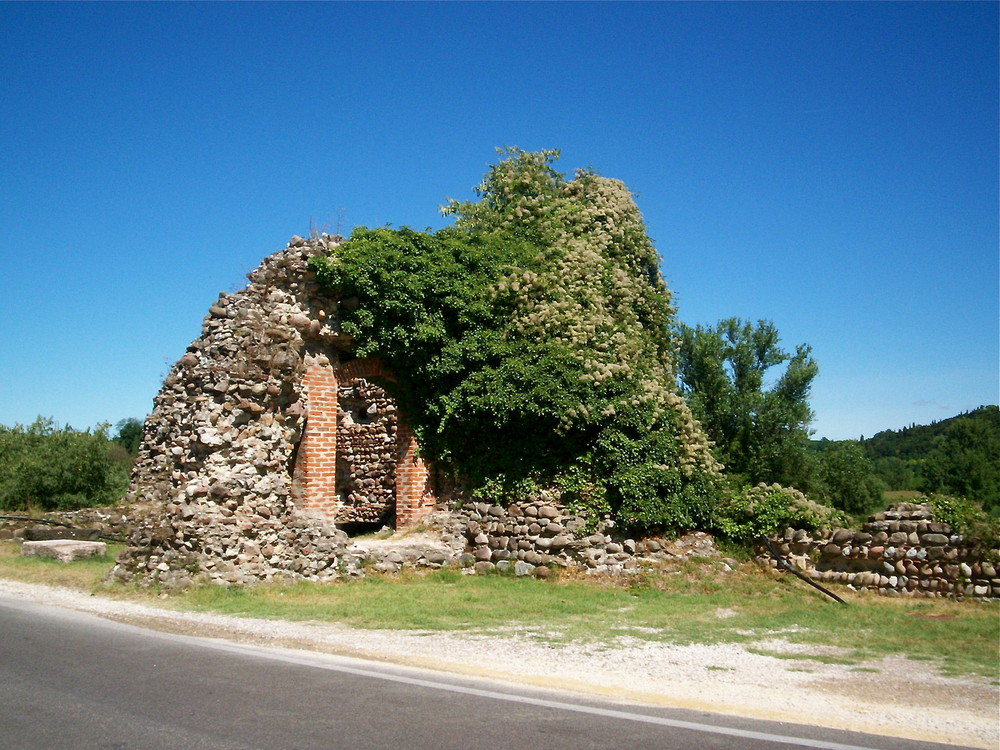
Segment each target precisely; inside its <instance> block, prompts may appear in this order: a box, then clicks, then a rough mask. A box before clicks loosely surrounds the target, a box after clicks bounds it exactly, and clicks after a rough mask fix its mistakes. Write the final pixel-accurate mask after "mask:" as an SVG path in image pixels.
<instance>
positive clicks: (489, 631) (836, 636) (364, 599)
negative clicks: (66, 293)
mask: <svg viewBox="0 0 1000 750" xmlns="http://www.w3.org/2000/svg"><path fill="white" fill-rule="evenodd" d="M115 551H116V550H114V548H113V547H110V548H109V554H108V556H106V557H105V558H104V559H91V560H86V561H79V562H75V563H72V564H70V565H64V564H62V563H58V562H55V561H50V560H40V559H35V558H21V557H19V556H18V552H17V545H15V544H9V543H8V544H0V577H3V578H11V579H16V580H21V581H28V582H33V583H47V584H50V585H61V586H72V587H75V588H79V589H83V590H85V591H90V592H99V593H102V594H108V595H112V596H127V597H130V598H141V599H147V600H148V599H149V598H150V597H153V596H155V594H156V592H150V591H148V590H141V589H133V588H128V587H124V586H117V585H108V584H102V583H101V579H102V577H103V575H104V574H105V573H106V572H107V570H108V568H109V567H110V565H111V564H112V562H113V555H114V553H115ZM838 593H840V594H841V595H842V596H843V597H844V598H845V599H847V601H848V602H849V606H846V607H845V606H842V605H839V604H837V603H835V602H832V601H830V600H829V599H826V598H825V597H823V596H822V595H821V594H819V593H818V592H815V591H813V590H812V589H808V588H807V587H805V586H803V585H802V584H801V583H799V582H798V581H796V580H795V579H793V578H791V577H775V576H773V575H771V574H769V573H767V572H765V571H763V570H760V569H759V568H757V567H755V566H754V565H753V564H750V563H746V564H744V565H742V566H741V568H740V570H739V571H737V572H734V573H727V574H722V573H720V572H719V568H718V567H717V566H711V565H707V564H699V563H698V562H697V561H693V562H689V563H687V564H686V565H684V566H683V567H682V568H680V569H679V570H676V571H673V572H672V573H659V574H653V573H650V574H647V575H644V576H642V577H640V578H639V579H637V580H635V581H633V582H631V584H629V585H622V584H621V583H617V584H611V583H608V582H603V583H602V582H595V581H590V580H572V579H570V580H555V581H537V580H534V579H518V578H513V577H509V576H500V575H491V576H466V575H462V574H461V573H460V572H459V571H456V570H443V571H440V572H437V573H433V574H429V575H402V576H399V577H380V576H369V577H367V578H365V579H362V580H359V581H352V582H337V583H324V584H319V583H309V582H299V583H294V584H286V585H277V584H275V585H259V586H256V587H252V588H243V589H236V588H222V587H218V586H211V585H206V586H201V587H197V588H192V589H190V590H188V591H185V592H182V593H178V594H171V596H170V597H169V606H172V607H175V608H179V609H187V610H196V611H210V612H218V613H223V614H230V615H239V616H247V617H260V618H271V619H283V620H299V621H301V620H317V621H327V622H340V623H343V624H345V625H348V626H351V627H356V628H386V629H405V630H416V631H424V632H434V631H461V632H467V633H470V634H481V635H505V634H511V633H514V632H516V633H518V634H520V635H521V636H522V637H527V638H531V639H535V640H538V641H542V642H546V643H550V644H558V643H564V642H580V643H589V644H597V645H599V646H603V647H604V648H607V649H613V648H615V647H616V646H620V645H624V644H628V643H635V642H643V641H655V642H664V643H674V644H679V645H685V644H691V643H707V644H712V643H741V644H746V645H747V646H748V647H750V648H752V649H754V650H756V651H757V652H758V653H763V654H767V655H770V656H780V657H781V658H786V659H796V660H802V661H803V662H804V666H808V663H809V662H814V663H815V662H825V663H837V664H846V665H856V666H862V665H863V664H864V663H865V662H868V661H869V660H872V659H877V658H879V657H883V656H891V655H898V656H903V657H906V658H909V659H913V660H921V661H930V662H934V663H936V664H937V665H938V667H939V668H940V669H941V670H942V672H944V673H945V674H948V675H968V674H974V675H981V676H985V677H987V678H990V679H991V680H994V681H997V680H998V677H1000V674H998V663H1000V653H998V643H1000V607H998V605H997V603H996V602H977V601H966V602H963V603H957V602H952V601H948V600H942V599H934V600H928V599H901V598H896V599H894V598H885V597H876V596H874V595H871V594H854V593H852V592H850V591H848V590H841V589H838ZM866 668H867V667H866Z"/></svg>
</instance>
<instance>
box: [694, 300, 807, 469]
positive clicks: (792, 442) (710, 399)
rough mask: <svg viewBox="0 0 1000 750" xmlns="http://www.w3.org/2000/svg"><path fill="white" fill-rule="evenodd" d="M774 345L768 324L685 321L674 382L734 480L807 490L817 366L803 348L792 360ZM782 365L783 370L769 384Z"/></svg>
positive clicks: (777, 339) (773, 333)
mask: <svg viewBox="0 0 1000 750" xmlns="http://www.w3.org/2000/svg"><path fill="white" fill-rule="evenodd" d="M779 343H780V337H779V335H778V331H777V329H776V328H775V326H774V324H773V323H772V322H771V321H767V320H759V321H757V324H756V325H754V324H752V323H750V322H749V321H743V320H740V319H739V318H729V319H727V320H723V321H721V322H720V323H719V324H718V325H716V326H715V327H714V328H712V327H702V326H700V325H699V326H695V327H693V328H692V327H690V326H688V325H685V324H683V323H682V324H681V325H680V347H679V350H678V360H677V368H678V381H679V383H680V387H681V392H682V393H683V394H684V395H685V396H686V397H687V399H688V403H689V404H690V405H691V409H692V411H693V412H694V414H695V416H696V417H698V419H699V420H700V421H701V423H702V425H703V427H704V428H705V431H706V432H707V433H708V436H709V438H710V439H711V440H712V441H713V442H714V443H715V446H716V454H717V456H718V457H719V459H720V460H721V461H722V463H723V464H724V465H725V466H726V468H727V470H728V472H729V473H730V474H731V475H739V476H740V477H742V478H743V479H744V480H746V481H747V482H749V483H751V484H756V483H758V482H765V483H772V482H778V483H781V484H786V485H792V486H798V487H799V488H800V489H807V486H808V484H809V482H810V469H809V459H808V456H807V455H806V444H807V441H808V436H809V433H808V425H809V422H810V420H811V419H812V416H813V414H812V410H811V409H810V408H809V403H808V398H809V390H810V388H811V386H812V381H813V379H814V378H815V377H816V375H817V373H818V372H819V368H818V366H817V364H816V362H815V360H813V358H812V356H811V349H810V347H809V346H808V345H805V344H802V345H800V346H798V347H796V349H795V353H794V354H791V355H790V354H788V353H787V352H785V351H784V350H782V349H781V347H780V346H779ZM783 363H787V366H786V367H785V370H784V372H782V373H780V375H778V376H777V378H776V380H774V381H773V384H771V385H768V383H767V378H768V377H769V376H771V375H772V371H773V370H774V368H776V367H778V366H779V365H781V364H783Z"/></svg>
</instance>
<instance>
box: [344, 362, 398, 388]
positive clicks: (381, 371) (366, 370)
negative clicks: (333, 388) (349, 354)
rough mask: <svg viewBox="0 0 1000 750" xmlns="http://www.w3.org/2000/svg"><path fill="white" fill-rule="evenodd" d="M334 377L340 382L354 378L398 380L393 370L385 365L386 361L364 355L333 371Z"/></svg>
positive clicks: (392, 381)
mask: <svg viewBox="0 0 1000 750" xmlns="http://www.w3.org/2000/svg"><path fill="white" fill-rule="evenodd" d="M333 376H334V378H336V379H337V382H338V383H344V382H346V381H348V380H353V379H354V378H364V379H365V380H374V379H376V378H377V379H379V380H388V381H389V382H390V383H395V382H396V376H395V375H393V374H392V370H390V369H389V368H388V367H386V366H385V363H384V362H382V360H381V359H378V358H377V357H362V358H361V359H352V360H351V361H350V362H348V363H347V364H344V365H341V366H340V367H338V368H337V369H336V370H334V371H333Z"/></svg>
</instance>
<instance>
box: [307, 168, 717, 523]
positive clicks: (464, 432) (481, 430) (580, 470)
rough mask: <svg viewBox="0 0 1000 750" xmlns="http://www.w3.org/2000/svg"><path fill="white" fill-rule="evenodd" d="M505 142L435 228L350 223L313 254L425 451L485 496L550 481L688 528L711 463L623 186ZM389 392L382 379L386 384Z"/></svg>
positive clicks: (604, 507)
mask: <svg viewBox="0 0 1000 750" xmlns="http://www.w3.org/2000/svg"><path fill="white" fill-rule="evenodd" d="M557 156H558V153H557V152H554V151H543V152H539V153H529V152H524V151H521V150H519V149H507V150H505V151H503V152H502V159H501V160H500V161H499V162H498V163H497V164H496V165H494V166H493V167H492V168H491V169H490V171H489V172H488V173H487V175H486V177H485V178H484V180H483V182H482V184H481V185H480V186H479V187H478V188H477V193H478V196H479V200H477V201H469V202H462V203H459V202H455V201H452V202H450V203H449V204H448V205H447V206H446V207H445V209H444V211H445V213H447V214H451V215H454V216H456V217H457V221H456V224H455V226H454V227H450V228H447V229H444V230H441V231H439V232H435V233H425V232H415V231H413V230H410V229H405V228H404V229H400V230H389V229H376V230H370V229H364V228H361V229H357V230H355V231H354V232H353V233H352V235H351V238H350V240H349V241H348V242H346V243H345V244H343V245H341V246H339V247H337V248H336V249H335V250H334V251H333V253H332V254H331V255H330V256H328V257H322V258H317V259H314V261H313V265H314V268H315V269H316V271H317V276H318V278H319V280H320V282H321V284H323V285H324V286H325V287H326V288H327V289H328V290H329V291H331V292H332V293H334V294H339V295H341V296H342V297H343V298H351V299H357V305H356V306H355V305H353V304H352V305H351V308H352V309H347V306H342V308H341V313H340V314H341V322H342V325H343V328H344V331H345V332H346V333H348V334H350V335H351V336H352V337H353V338H354V339H355V340H356V342H357V349H356V351H357V354H358V355H359V356H374V357H379V358H381V359H383V360H384V361H385V362H386V363H387V364H388V365H389V366H390V367H392V368H393V370H394V371H395V374H396V377H397V379H398V384H397V386H396V387H395V388H394V389H393V390H394V393H395V395H396V397H397V398H398V399H399V401H400V405H401V406H402V407H403V408H404V409H405V410H406V413H407V415H408V417H409V420H410V421H411V423H413V425H414V428H415V430H416V432H417V434H418V437H419V439H420V441H421V445H422V447H423V450H424V451H425V452H426V453H427V454H428V455H429V456H430V457H431V458H432V459H433V460H434V461H435V462H436V463H438V464H439V465H442V466H445V467H450V468H452V469H453V470H454V471H455V473H456V474H457V475H459V476H460V477H461V478H463V479H464V480H466V481H468V482H469V483H470V484H471V485H472V486H474V487H479V488H481V489H484V490H487V491H502V490H504V489H506V490H511V489H513V488H523V487H525V486H526V483H527V484H531V485H534V486H541V485H549V486H551V485H555V486H557V487H559V488H561V489H562V490H563V492H564V497H566V498H567V499H572V498H576V500H577V501H578V502H580V503H582V504H583V505H585V506H586V507H589V508H590V509H591V510H593V511H595V512H603V511H614V512H615V513H617V514H618V517H619V518H620V519H621V520H623V521H625V522H626V523H628V524H632V525H643V526H651V525H667V526H694V525H697V524H698V523H699V520H700V519H703V518H704V517H706V516H707V515H709V514H710V513H711V506H712V502H713V498H714V496H715V488H716V483H717V476H718V467H717V464H716V462H715V459H714V457H713V456H712V454H711V452H710V450H709V448H708V444H707V440H706V439H705V436H704V433H703V432H702V430H701V428H700V426H699V425H698V424H697V422H696V421H695V420H694V419H693V417H692V415H691V413H690V411H689V409H688V407H687V405H686V403H685V402H684V400H683V399H682V398H681V397H680V396H679V394H678V393H677V390H676V387H675V385H674V382H675V376H674V361H673V356H672V348H673V344H672V341H671V337H670V333H669V332H670V331H671V330H672V328H673V325H674V310H673V308H672V307H671V304H670V295H669V292H668V291H667V288H666V286H665V285H664V283H663V280H662V278H661V276H660V273H659V270H658V265H659V258H658V256H657V254H656V252H655V250H654V249H653V246H652V243H651V242H650V240H649V238H648V236H647V235H646V230H645V225H644V223H643V221H642V217H641V215H640V214H639V211H638V209H637V208H636V206H635V203H634V201H633V200H632V196H631V194H630V193H629V192H628V190H627V188H626V187H625V186H624V185H623V184H622V183H621V182H619V181H617V180H611V179H607V178H604V177H600V176H598V175H596V174H594V173H593V172H590V171H578V172H577V173H576V175H575V177H574V179H572V180H567V179H566V178H565V177H564V175H562V174H560V173H558V172H556V171H555V169H554V167H553V165H554V162H555V159H556V158H557ZM391 387H392V386H391V385H390V388H391Z"/></svg>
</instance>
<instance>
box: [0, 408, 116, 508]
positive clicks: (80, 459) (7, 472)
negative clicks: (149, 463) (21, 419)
mask: <svg viewBox="0 0 1000 750" xmlns="http://www.w3.org/2000/svg"><path fill="white" fill-rule="evenodd" d="M130 464H131V458H130V457H129V456H128V455H127V453H124V451H123V450H122V448H121V447H120V446H118V445H116V444H114V443H112V442H111V441H110V440H108V425H99V426H98V427H97V428H96V429H94V430H93V431H90V430H86V431H77V430H74V429H72V428H71V427H59V426H58V425H56V424H55V422H53V421H52V420H51V419H43V418H42V417H39V418H38V419H37V420H35V422H33V423H32V424H31V425H28V426H27V427H23V426H21V425H14V427H4V426H2V425H0V509H3V510H28V509H32V510H37V511H49V510H72V509H76V508H86V507H91V506H100V505H111V504H114V503H116V502H117V501H118V500H119V498H120V497H121V496H122V495H123V494H124V492H125V489H126V486H127V484H128V470H129V465H130Z"/></svg>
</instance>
